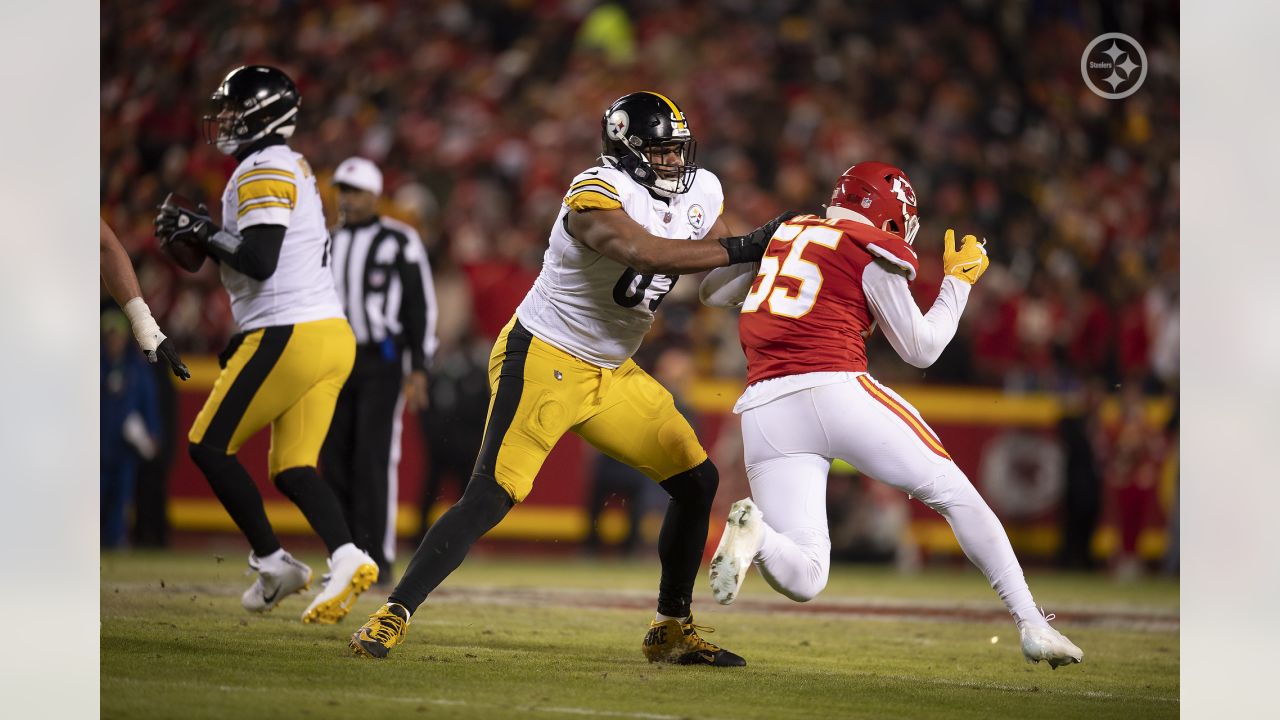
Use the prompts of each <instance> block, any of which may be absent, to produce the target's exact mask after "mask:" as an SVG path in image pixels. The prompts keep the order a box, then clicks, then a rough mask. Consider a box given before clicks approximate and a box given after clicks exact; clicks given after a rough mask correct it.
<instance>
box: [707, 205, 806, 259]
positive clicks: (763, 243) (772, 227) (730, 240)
mask: <svg viewBox="0 0 1280 720" xmlns="http://www.w3.org/2000/svg"><path fill="white" fill-rule="evenodd" d="M799 214H800V213H798V212H795V211H794V210H788V211H786V212H784V213H782V214H781V215H779V216H778V217H776V218H774V219H772V220H770V221H769V222H767V223H765V224H763V225H761V226H760V227H758V228H756V229H755V230H752V231H751V232H749V233H747V234H746V235H735V236H733V237H724V238H720V244H721V245H723V246H724V249H725V250H728V251H729V264H730V265H737V264H738V263H749V262H759V261H760V258H762V257H764V251H765V248H767V247H769V241H770V240H772V239H773V234H774V233H775V232H777V231H778V228H779V227H781V225H782V223H784V222H786V221H788V220H790V219H791V218H793V217H795V216H797V215H799Z"/></svg>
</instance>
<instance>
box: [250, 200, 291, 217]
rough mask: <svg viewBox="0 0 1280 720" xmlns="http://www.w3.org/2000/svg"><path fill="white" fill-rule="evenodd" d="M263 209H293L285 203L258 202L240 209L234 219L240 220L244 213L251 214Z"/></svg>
mask: <svg viewBox="0 0 1280 720" xmlns="http://www.w3.org/2000/svg"><path fill="white" fill-rule="evenodd" d="M263 208H284V209H286V210H292V209H293V206H292V205H289V204H287V203H282V202H274V201H273V202H260V203H255V204H253V205H250V206H248V207H245V208H241V210H240V213H239V214H237V215H236V218H237V219H239V218H242V217H244V216H245V214H246V213H249V212H252V211H254V210H261V209H263Z"/></svg>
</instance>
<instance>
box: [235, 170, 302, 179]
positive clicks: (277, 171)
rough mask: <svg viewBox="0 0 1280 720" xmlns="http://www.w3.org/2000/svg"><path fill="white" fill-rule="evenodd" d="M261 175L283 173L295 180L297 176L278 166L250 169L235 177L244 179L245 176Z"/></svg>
mask: <svg viewBox="0 0 1280 720" xmlns="http://www.w3.org/2000/svg"><path fill="white" fill-rule="evenodd" d="M262 175H283V176H285V177H287V178H291V179H295V180H296V179H297V177H298V176H297V175H294V174H293V173H291V172H289V171H288V170H281V169H279V168H262V169H261V170H250V171H249V172H247V173H242V174H241V175H240V177H238V178H236V179H237V180H244V179H246V178H255V177H259V176H262Z"/></svg>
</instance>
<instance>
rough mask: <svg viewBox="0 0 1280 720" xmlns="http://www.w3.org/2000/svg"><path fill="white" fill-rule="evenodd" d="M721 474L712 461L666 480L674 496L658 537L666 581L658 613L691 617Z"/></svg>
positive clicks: (664, 486)
mask: <svg viewBox="0 0 1280 720" xmlns="http://www.w3.org/2000/svg"><path fill="white" fill-rule="evenodd" d="M719 484H720V474H719V473H718V472H717V471H716V466H715V465H714V464H712V462H711V460H709V459H708V460H706V461H704V462H703V463H702V464H701V465H699V466H697V467H695V468H693V469H692V470H686V471H685V472H682V473H680V474H679V475H674V476H672V477H670V478H667V479H666V480H664V481H662V483H661V485H662V489H663V490H666V491H667V494H669V495H670V496H671V502H670V503H669V504H668V505H667V514H666V517H664V518H663V520H662V531H661V532H660V533H659V534H658V558H659V560H660V561H661V562H662V579H661V581H660V582H659V584H658V613H660V614H661V615H665V616H667V617H672V618H684V617H688V616H689V615H690V611H689V607H690V605H691V604H692V603H693V583H694V581H695V580H696V579H697V576H698V569H699V567H700V566H701V565H702V551H703V549H704V548H705V547H706V544H707V524H708V521H709V519H710V517H711V502H712V501H713V500H715V497H716V487H717V486H718V485H719Z"/></svg>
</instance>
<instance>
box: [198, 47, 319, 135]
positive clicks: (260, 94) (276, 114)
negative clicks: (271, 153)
mask: <svg viewBox="0 0 1280 720" xmlns="http://www.w3.org/2000/svg"><path fill="white" fill-rule="evenodd" d="M300 104H301V100H300V99H299V97H298V89H297V88H296V87H295V86H294V84H293V81H292V80H290V79H289V76H288V75H285V74H284V73H283V72H281V71H280V70H277V69H276V68H273V67H268V66H265V65H249V66H245V67H239V68H236V69H235V70H232V71H231V72H230V73H227V76H226V78H224V79H223V81H222V84H220V85H219V86H218V89H217V90H215V91H214V92H213V95H212V96H210V98H209V112H208V113H207V114H206V115H205V116H204V118H203V130H204V139H205V142H207V143H210V144H212V145H217V146H218V150H220V151H221V152H223V153H224V154H227V155H234V154H235V153H236V152H237V151H239V150H240V149H241V148H243V147H244V146H246V145H248V144H249V143H252V142H255V141H257V140H260V139H262V138H264V137H266V136H268V135H272V134H275V135H279V136H281V137H283V138H289V137H291V136H292V135H293V130H294V127H295V126H296V124H297V115H298V106H299V105H300Z"/></svg>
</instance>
